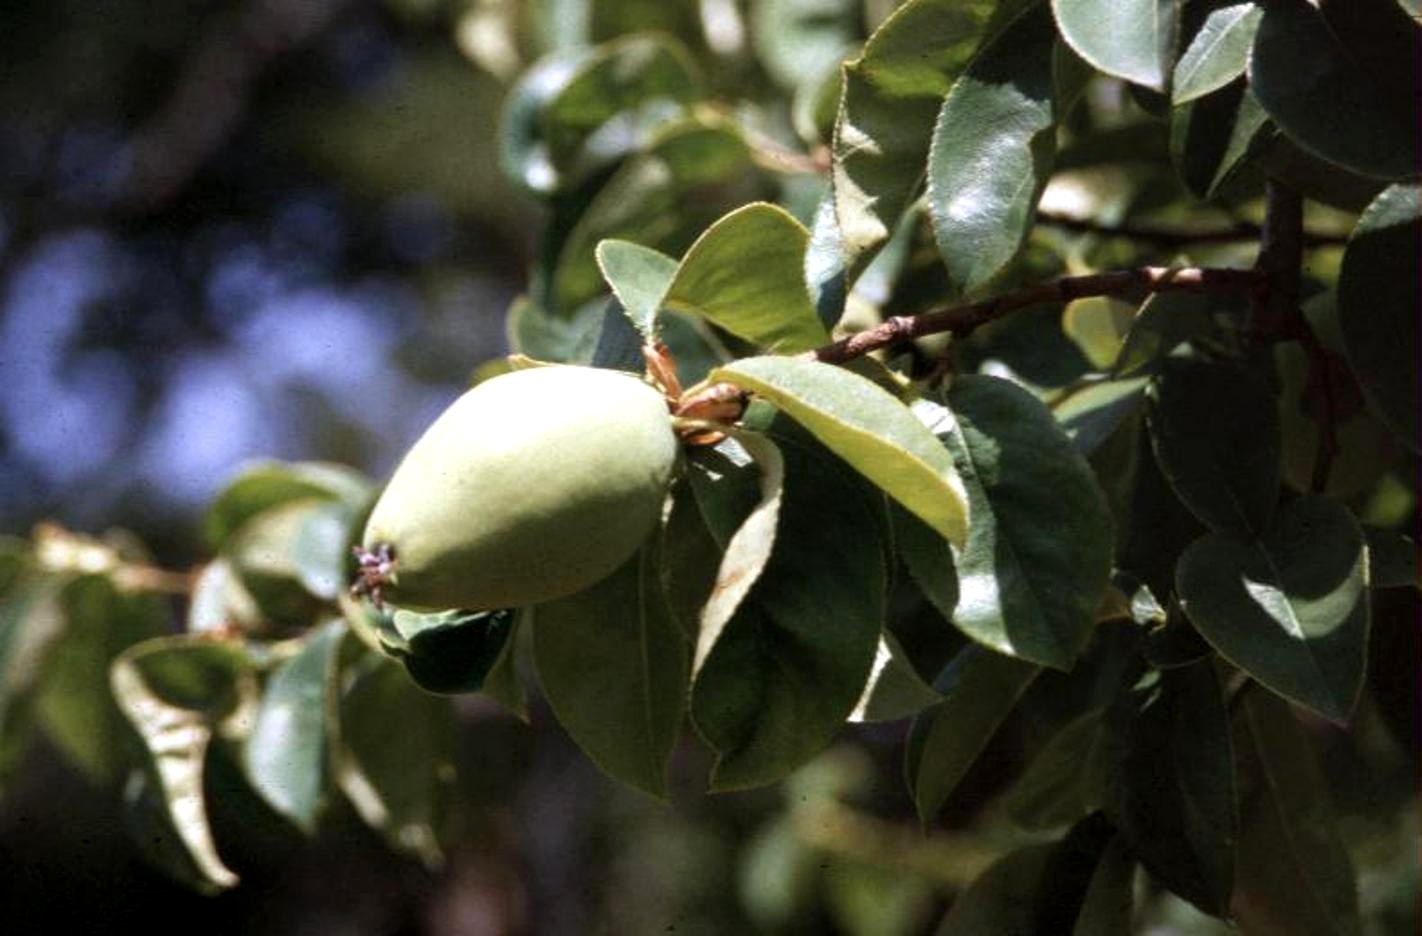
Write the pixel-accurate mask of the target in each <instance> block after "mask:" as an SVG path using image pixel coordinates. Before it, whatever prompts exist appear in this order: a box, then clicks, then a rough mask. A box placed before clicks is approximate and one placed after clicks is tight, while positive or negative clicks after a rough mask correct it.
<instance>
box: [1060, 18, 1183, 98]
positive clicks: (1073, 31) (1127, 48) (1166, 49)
mask: <svg viewBox="0 0 1422 936" xmlns="http://www.w3.org/2000/svg"><path fill="white" fill-rule="evenodd" d="M1052 12H1053V13H1055V14H1056V19H1057V26H1058V28H1059V29H1060V30H1061V34H1062V38H1063V39H1065V40H1066V41H1067V42H1068V43H1070V44H1071V47H1072V48H1073V49H1075V50H1076V52H1077V54H1078V55H1080V56H1081V57H1082V58H1084V59H1086V60H1087V61H1088V62H1090V63H1091V64H1092V65H1093V66H1095V67H1096V68H1098V69H1100V70H1101V71H1103V72H1105V73H1106V74H1108V75H1114V76H1115V77H1117V78H1124V79H1125V80H1126V81H1130V82H1133V83H1135V84H1138V85H1144V86H1145V87H1147V88H1153V89H1155V90H1156V91H1165V90H1166V85H1167V83H1168V82H1169V80H1170V73H1171V69H1172V66H1173V64H1174V61H1175V36H1176V32H1177V30H1178V29H1179V27H1180V22H1179V20H1180V0H1052Z"/></svg>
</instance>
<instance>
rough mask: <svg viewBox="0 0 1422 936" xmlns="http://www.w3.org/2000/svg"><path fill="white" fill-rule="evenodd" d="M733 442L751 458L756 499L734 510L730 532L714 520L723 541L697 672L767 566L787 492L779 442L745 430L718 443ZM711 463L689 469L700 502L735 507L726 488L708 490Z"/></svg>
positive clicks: (726, 446)
mask: <svg viewBox="0 0 1422 936" xmlns="http://www.w3.org/2000/svg"><path fill="white" fill-rule="evenodd" d="M733 446H736V447H739V449H740V452H738V453H736V454H737V455H739V456H742V457H743V456H747V455H748V456H749V457H750V458H751V459H753V460H754V463H755V470H756V475H757V498H756V501H755V505H754V506H753V507H751V508H750V509H749V510H748V511H746V512H745V513H744V514H742V513H741V512H740V511H739V510H735V512H734V516H736V517H737V518H741V519H738V520H737V525H736V526H735V532H733V533H731V534H730V535H729V536H727V535H726V533H725V530H726V529H727V523H726V520H725V519H724V518H721V517H718V518H717V519H716V520H715V521H714V525H715V528H716V529H717V530H718V531H720V535H719V536H717V537H716V538H717V540H718V541H719V542H720V544H721V548H722V556H721V559H720V561H719V562H718V563H717V566H716V576H715V578H714V579H713V581H712V584H711V590H710V593H709V595H708V596H707V599H706V603H705V604H704V605H703V607H702V608H701V611H700V614H699V615H698V626H697V631H696V633H697V636H696V645H695V654H694V657H693V660H694V663H693V672H700V670H701V666H702V664H704V663H705V662H706V658H707V657H708V656H709V655H710V653H711V650H712V648H713V647H714V646H715V645H716V642H717V641H718V640H720V638H721V634H722V632H723V631H724V629H725V627H726V625H727V624H728V623H729V622H730V621H731V619H732V617H733V616H734V615H735V613H736V610H737V609H738V608H739V607H740V605H741V602H742V601H744V600H745V597H746V595H747V594H749V593H750V590H751V588H752V587H754V585H755V583H756V582H757V581H758V580H759V579H760V576H761V574H762V573H763V572H764V571H765V566H766V564H767V563H768V562H769V561H770V557H771V555H772V554H773V552H774V549H775V538H776V535H777V530H778V528H779V525H780V506H781V502H782V500H783V499H784V494H785V461H784V458H783V457H782V456H781V454H780V449H779V447H777V446H776V444H775V443H774V442H772V441H771V440H770V439H769V438H768V437H766V436H763V435H761V434H760V433H757V432H748V431H732V432H731V433H729V438H728V439H727V440H726V441H723V442H722V443H721V446H720V448H721V449H722V450H730V449H731V448H732V447H733ZM709 464H710V463H709V461H708V460H706V459H703V460H701V461H700V462H699V463H698V468H699V469H700V470H697V471H696V473H695V474H694V475H693V477H694V478H695V479H696V480H695V481H693V482H692V483H693V484H695V485H698V489H699V490H701V491H702V494H701V498H702V501H703V503H709V502H710V501H711V499H712V497H714V498H715V500H716V501H717V502H719V503H722V504H725V505H726V506H727V507H732V509H734V507H733V505H731V504H729V503H727V497H726V494H725V493H717V494H713V493H712V492H710V491H707V490H706V487H707V484H708V483H709V482H711V477H712V476H711V473H710V471H709V470H707V469H708V466H709ZM743 478H744V475H741V474H738V476H737V477H736V478H735V479H734V480H729V481H722V482H721V483H722V484H723V485H727V484H735V483H736V482H737V481H738V480H743ZM727 493H730V494H731V495H732V496H733V497H735V498H737V499H740V498H742V497H744V494H743V493H742V492H740V491H734V492H727ZM736 506H738V505H736ZM708 509H709V510H710V511H711V512H710V513H708V516H713V515H714V514H715V508H714V507H710V508H708ZM713 535H716V534H714V533H713Z"/></svg>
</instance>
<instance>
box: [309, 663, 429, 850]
mask: <svg viewBox="0 0 1422 936" xmlns="http://www.w3.org/2000/svg"><path fill="white" fill-rule="evenodd" d="M334 685H335V686H337V687H341V688H340V692H339V698H338V699H336V700H334V701H333V702H331V703H330V704H332V705H333V706H334V707H335V710H336V711H337V713H338V717H336V718H335V719H333V723H334V724H335V725H336V727H337V730H336V733H335V734H334V735H333V737H332V742H333V743H332V746H331V763H332V770H333V773H334V775H335V779H336V783H337V784H338V785H339V786H340V788H341V791H342V792H343V793H344V794H345V795H346V798H347V799H348V800H349V801H350V803H351V805H352V806H353V807H355V810H356V812H357V814H359V815H360V817H361V819H362V820H364V821H365V823H366V824H367V825H369V826H370V827H371V828H373V829H377V830H379V831H380V832H381V833H382V834H383V835H384V836H385V838H386V840H387V841H389V842H390V844H391V845H392V846H393V847H394V848H396V849H397V850H399V851H402V852H406V853H409V854H413V855H414V856H415V857H417V858H419V859H420V860H421V861H423V862H424V863H425V865H426V866H428V867H437V866H438V865H439V864H440V863H441V861H442V854H441V851H440V846H439V836H438V827H439V823H440V819H441V816H442V809H443V805H444V794H445V793H446V792H447V791H448V788H449V783H448V780H447V778H448V776H449V775H450V773H451V771H452V769H453V765H452V763H451V761H452V759H453V756H454V742H455V725H454V711H453V707H452V706H451V705H450V703H449V700H448V699H442V698H440V697H439V696H434V695H430V694H429V693H426V692H421V691H420V690H419V688H417V687H416V686H415V684H414V683H412V682H411V681H410V678H409V677H408V676H406V675H405V673H404V671H402V670H401V668H400V667H399V666H397V665H396V664H394V663H391V662H390V661H388V660H386V659H384V658H383V657H380V656H378V655H377V654H374V653H365V654H364V655H362V656H361V657H359V658H358V659H357V660H356V661H355V662H354V663H353V664H352V665H350V666H349V667H343V668H342V678H341V679H340V680H339V681H338V682H337V683H335V684H334ZM392 728H394V729H396V730H392Z"/></svg>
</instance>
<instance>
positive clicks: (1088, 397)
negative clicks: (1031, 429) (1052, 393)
mask: <svg viewBox="0 0 1422 936" xmlns="http://www.w3.org/2000/svg"><path fill="white" fill-rule="evenodd" d="M1123 350H1124V349H1123ZM1145 388H1146V381H1145V379H1144V378H1139V377H1136V378H1131V379H1128V380H1091V381H1085V382H1083V383H1081V384H1080V385H1079V386H1076V387H1072V388H1070V389H1069V391H1067V392H1064V393H1063V394H1062V395H1061V396H1059V397H1058V398H1057V399H1055V400H1053V401H1052V402H1051V403H1050V404H1049V405H1050V406H1051V408H1052V415H1053V417H1055V418H1056V420H1057V422H1058V423H1059V424H1060V425H1061V427H1062V429H1063V431H1065V432H1066V434H1067V436H1068V438H1070V439H1071V442H1072V445H1073V446H1075V447H1076V450H1077V451H1078V452H1080V453H1081V454H1083V455H1087V456H1090V457H1096V456H1095V453H1096V451H1097V449H1099V448H1101V447H1102V445H1104V444H1105V443H1106V442H1107V441H1108V440H1109V439H1111V438H1112V437H1113V436H1114V434H1115V433H1116V432H1117V430H1118V429H1120V428H1121V427H1122V426H1123V425H1124V424H1126V423H1128V422H1130V421H1131V420H1132V419H1133V418H1135V417H1136V416H1138V414H1139V413H1140V410H1141V407H1142V405H1143V399H1144V395H1145Z"/></svg>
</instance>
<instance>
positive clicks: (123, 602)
mask: <svg viewBox="0 0 1422 936" xmlns="http://www.w3.org/2000/svg"><path fill="white" fill-rule="evenodd" d="M59 601H60V604H61V607H62V609H63V611H62V613H63V615H64V617H65V633H64V636H63V639H61V640H58V641H57V642H56V644H55V646H54V647H53V650H52V652H51V654H50V656H49V659H48V660H47V662H46V663H45V666H44V669H43V674H44V675H43V678H42V680H41V682H40V683H39V685H38V687H37V692H36V695H35V700H34V705H35V711H36V714H37V715H38V717H39V722H40V724H41V726H42V727H43V729H44V732H45V734H46V735H47V736H48V737H49V739H50V740H51V741H52V742H54V744H55V745H56V746H57V747H58V748H59V749H60V750H61V751H63V752H64V754H65V755H66V756H67V757H68V758H69V759H70V761H71V762H72V763H74V764H76V765H78V766H79V767H80V768H82V769H83V770H84V772H85V773H87V774H88V775H89V776H90V777H91V778H93V779H94V780H95V781H97V782H99V783H103V784H109V783H112V782H113V781H115V780H117V779H119V778H120V777H121V775H122V771H123V770H124V768H125V767H127V766H128V765H129V763H130V762H131V761H130V756H129V755H130V751H129V746H128V743H129V741H130V740H131V738H132V735H130V734H129V733H128V731H127V727H128V726H127V723H126V722H125V720H124V717H123V713H122V712H120V711H119V709H118V706H117V705H116V704H115V703H114V699H113V696H112V695H111V694H110V693H109V692H107V691H105V690H104V687H105V686H106V685H107V682H108V673H109V667H110V666H111V665H112V663H113V661H114V658H115V657H117V656H118V654H119V653H121V652H122V651H123V650H126V649H127V648H128V647H130V646H132V645H133V644H136V643H138V642H139V641H142V640H147V639H149V638H152V637H157V636H159V635H161V634H163V633H165V632H166V631H167V630H168V608H167V605H166V602H165V601H164V600H163V599H162V598H160V597H158V596H157V595H153V594H148V593H142V592H125V591H121V590H119V589H118V588H116V587H115V586H114V584H113V582H112V581H111V580H110V579H109V578H107V577H105V576H100V575H86V576H82V577H80V578H77V579H75V580H73V581H71V582H69V583H68V584H67V585H65V586H64V588H63V590H62V592H61V594H60V598H59Z"/></svg>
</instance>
